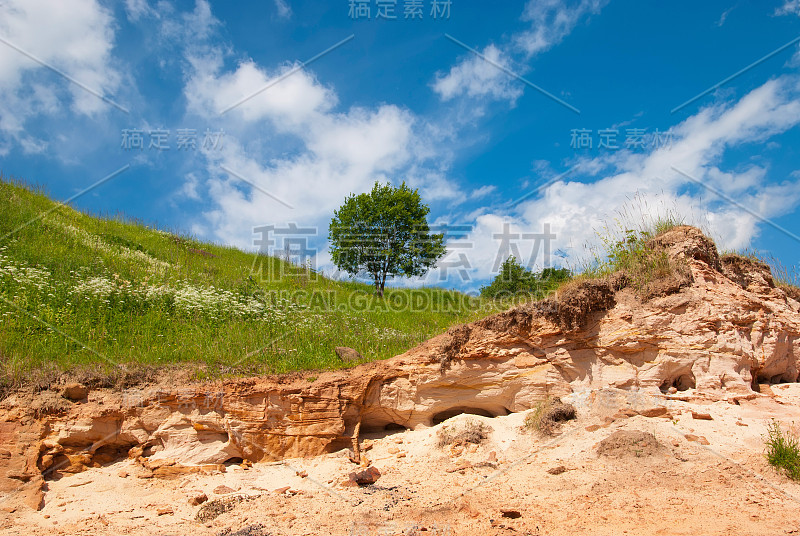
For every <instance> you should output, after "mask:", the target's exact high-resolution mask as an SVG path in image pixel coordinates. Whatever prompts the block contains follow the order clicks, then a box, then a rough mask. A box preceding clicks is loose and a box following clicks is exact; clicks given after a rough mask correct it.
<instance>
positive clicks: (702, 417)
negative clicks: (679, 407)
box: [692, 411, 713, 421]
mask: <svg viewBox="0 0 800 536" xmlns="http://www.w3.org/2000/svg"><path fill="white" fill-rule="evenodd" d="M692 419H697V420H699V421H711V420H713V418H712V417H711V414H710V413H699V412H697V411H693V412H692Z"/></svg>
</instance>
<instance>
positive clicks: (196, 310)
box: [0, 180, 494, 386]
mask: <svg viewBox="0 0 800 536" xmlns="http://www.w3.org/2000/svg"><path fill="white" fill-rule="evenodd" d="M276 274H281V276H280V277H278V276H277V275H276ZM372 294H373V290H372V288H371V287H370V286H369V285H364V284H361V283H358V282H340V281H334V280H330V279H326V278H324V277H322V276H320V275H318V274H315V273H313V272H309V271H307V270H306V269H304V268H302V267H298V266H294V265H292V264H289V263H286V262H284V261H281V260H279V259H277V258H274V257H266V256H263V255H262V256H259V255H255V254H251V253H245V252H243V251H241V250H238V249H235V248H230V247H224V246H218V245H213V244H206V243H201V242H198V241H197V240H194V239H193V238H191V237H188V236H179V235H176V234H171V233H168V232H164V231H162V230H158V229H153V228H148V227H146V226H143V225H140V224H135V223H130V222H126V221H122V220H121V219H119V218H117V219H102V218H97V217H93V216H90V215H87V214H84V213H81V212H78V211H75V210H74V209H72V208H70V207H68V206H65V205H62V204H59V203H56V202H54V201H52V200H51V199H49V198H48V197H47V196H46V195H44V194H42V193H41V192H38V191H36V190H35V189H32V188H30V187H26V186H23V185H21V184H17V183H14V182H9V181H8V180H0V364H2V371H0V374H1V375H2V378H0V379H1V380H2V381H3V383H4V384H5V385H7V386H8V385H19V384H24V383H26V381H28V380H30V379H31V378H35V377H38V378H41V377H42V374H43V373H46V375H48V376H52V375H53V374H59V373H62V372H64V371H71V372H75V371H87V370H91V371H95V373H100V374H103V373H106V374H110V373H112V372H113V371H114V370H119V369H120V368H123V369H125V370H128V371H136V370H144V369H148V370H151V371H152V370H153V366H157V365H173V364H179V365H181V366H185V367H188V368H190V369H191V370H193V371H194V372H195V373H196V375H197V376H199V377H219V376H228V375H250V374H263V373H281V372H288V371H294V370H307V369H325V368H338V367H342V366H344V365H343V364H342V363H341V362H340V361H339V359H338V358H337V357H336V355H335V353H334V347H336V346H350V347H353V348H355V349H357V350H358V351H359V352H361V353H362V354H363V355H364V357H365V359H366V360H374V359H382V358H387V357H391V356H393V355H396V354H399V353H402V352H403V351H405V350H407V349H409V348H411V347H413V346H414V345H416V344H418V343H419V342H421V341H423V340H425V339H427V338H429V337H431V336H434V335H436V334H438V333H441V332H443V331H445V330H446V329H447V328H448V327H449V326H451V325H453V324H457V323H461V322H466V321H470V320H473V319H476V318H480V317H482V316H485V315H486V314H488V313H489V312H491V309H492V308H493V307H494V304H493V302H480V301H476V300H474V299H470V298H469V297H467V296H466V295H463V294H459V293H456V292H451V291H446V290H441V289H435V288H428V289H420V290H414V291H412V290H409V289H389V290H388V291H387V293H386V297H385V299H384V300H377V299H376V298H374V297H373V295H372ZM411 302H414V306H413V307H412V306H411ZM120 366H121V367H120Z"/></svg>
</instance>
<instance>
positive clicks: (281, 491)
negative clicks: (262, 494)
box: [275, 486, 291, 495]
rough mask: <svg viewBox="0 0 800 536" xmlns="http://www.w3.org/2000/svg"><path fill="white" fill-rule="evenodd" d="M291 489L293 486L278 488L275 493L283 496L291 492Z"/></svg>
mask: <svg viewBox="0 0 800 536" xmlns="http://www.w3.org/2000/svg"><path fill="white" fill-rule="evenodd" d="M290 488H291V486H284V487H282V488H278V489H276V490H275V493H277V494H278V495H283V494H284V493H286V492H287V491H289V489H290Z"/></svg>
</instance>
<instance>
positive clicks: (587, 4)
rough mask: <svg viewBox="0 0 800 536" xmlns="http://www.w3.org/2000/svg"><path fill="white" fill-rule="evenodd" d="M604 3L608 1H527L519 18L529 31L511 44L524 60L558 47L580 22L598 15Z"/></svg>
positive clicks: (515, 38)
mask: <svg viewBox="0 0 800 536" xmlns="http://www.w3.org/2000/svg"><path fill="white" fill-rule="evenodd" d="M607 3H608V0H578V1H572V2H570V1H565V0H530V1H529V2H528V4H527V5H526V6H525V10H524V12H523V14H522V20H524V21H526V22H529V23H530V29H528V30H526V31H524V32H522V33H520V34H518V35H516V36H514V43H515V44H516V45H517V46H518V47H519V48H521V49H522V50H523V51H524V52H525V55H526V56H527V57H531V56H534V55H535V54H539V53H541V52H544V51H545V50H547V49H549V48H551V47H553V46H555V45H557V44H559V43H560V42H561V41H562V40H563V39H564V38H565V37H566V36H567V35H569V34H570V32H572V30H573V29H574V28H575V26H576V25H577V24H578V22H579V21H580V20H581V19H582V18H584V17H586V16H589V15H594V14H597V13H599V12H600V10H601V9H602V8H603V7H604V6H605V5H606V4H607Z"/></svg>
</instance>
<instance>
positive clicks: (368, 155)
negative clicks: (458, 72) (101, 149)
mask: <svg viewBox="0 0 800 536" xmlns="http://www.w3.org/2000/svg"><path fill="white" fill-rule="evenodd" d="M200 50H202V49H200ZM224 57H225V53H224V52H223V51H220V50H219V49H215V50H204V51H203V52H201V53H198V52H197V50H193V51H188V52H187V63H188V64H189V68H188V75H187V78H186V83H185V86H184V96H185V98H186V101H187V110H188V113H189V114H192V115H195V116H200V117H203V118H205V119H207V120H208V121H213V122H215V123H219V125H220V126H222V127H223V128H224V130H225V132H226V133H227V135H226V141H225V146H224V148H223V149H222V150H206V151H204V152H203V155H204V157H205V159H206V163H207V169H206V172H207V180H206V184H205V187H204V189H203V191H207V192H208V196H209V198H210V203H211V205H212V206H211V208H210V209H209V210H206V211H205V213H204V219H205V221H204V222H203V223H202V224H201V225H202V227H203V228H205V229H208V231H209V232H210V233H212V234H213V238H215V239H217V240H220V241H224V242H226V243H230V244H236V245H238V246H241V247H249V246H251V245H252V229H253V227H254V226H258V225H264V224H270V223H275V224H280V225H286V224H287V223H291V222H295V223H297V224H298V225H304V226H316V227H318V229H319V236H320V240H322V241H323V242H324V237H326V236H327V225H328V223H329V222H330V217H331V215H332V214H333V211H334V210H335V209H336V208H338V206H339V205H340V204H341V203H342V201H343V200H344V198H345V197H346V196H347V195H349V194H350V193H360V192H364V191H367V190H369V189H370V188H371V187H372V184H373V183H374V182H375V181H376V180H378V181H382V182H385V181H392V182H394V183H398V182H399V180H400V179H403V180H407V181H408V182H409V183H410V184H411V185H413V186H415V187H419V188H420V189H421V191H422V192H423V195H425V196H426V199H427V200H436V199H454V198H460V197H463V194H461V193H460V192H459V191H458V188H457V187H456V185H455V184H454V183H453V182H452V181H451V180H450V179H448V178H447V176H446V165H443V164H441V163H440V162H438V161H437V163H436V164H435V165H434V164H433V163H432V164H431V165H426V164H425V162H426V161H427V160H429V159H431V158H432V157H433V156H434V154H435V153H432V152H431V149H430V147H431V146H432V145H433V144H432V143H431V142H430V139H429V136H433V135H444V134H446V132H445V133H444V134H443V133H442V132H437V130H436V129H429V128H426V125H425V124H424V123H423V122H422V121H420V120H419V118H418V117H416V116H415V115H414V114H412V113H411V112H410V111H408V110H406V109H404V108H401V107H398V106H395V105H392V104H382V105H378V106H374V107H359V106H353V107H350V108H349V109H339V106H338V97H337V95H336V92H335V91H334V90H333V89H332V88H330V87H327V86H325V85H324V84H322V83H321V82H320V81H319V80H318V79H317V78H316V76H315V75H314V74H313V72H311V71H309V70H307V69H301V68H299V66H298V65H297V64H293V63H286V64H283V65H278V66H274V67H265V66H261V65H259V64H257V63H256V62H255V61H253V60H251V59H244V60H242V61H240V62H239V63H238V64H236V65H234V66H233V67H226V66H225V62H224V61H223V60H224ZM234 105H235V106H234ZM221 112H222V113H221ZM286 147H288V149H285V148H286ZM193 180H194V179H191V180H189V181H187V184H186V186H185V191H184V193H185V194H187V195H191V194H193V193H196V192H197V191H198V186H199V185H197V184H196V183H195V182H192V181H193Z"/></svg>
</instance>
